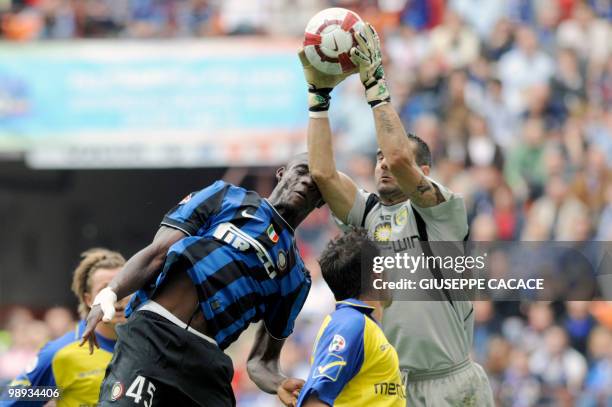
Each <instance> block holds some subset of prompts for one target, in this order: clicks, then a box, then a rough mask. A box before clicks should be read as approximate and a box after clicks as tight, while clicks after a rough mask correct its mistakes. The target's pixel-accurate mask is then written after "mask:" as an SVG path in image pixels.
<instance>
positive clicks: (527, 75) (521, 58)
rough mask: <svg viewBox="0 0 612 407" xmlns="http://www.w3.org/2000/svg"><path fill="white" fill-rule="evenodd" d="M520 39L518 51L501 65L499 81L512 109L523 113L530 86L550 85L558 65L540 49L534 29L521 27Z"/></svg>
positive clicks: (509, 54) (501, 61)
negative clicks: (526, 92)
mask: <svg viewBox="0 0 612 407" xmlns="http://www.w3.org/2000/svg"><path fill="white" fill-rule="evenodd" d="M516 35H517V43H516V44H517V46H516V48H515V49H513V50H511V51H509V52H508V53H507V54H505V55H504V56H503V57H502V58H501V59H500V61H499V78H500V79H501V81H502V83H503V85H504V91H505V95H504V97H505V98H506V103H507V104H508V107H509V108H510V109H511V110H512V111H513V112H514V113H520V112H521V111H522V110H524V108H525V106H526V104H527V99H526V98H525V94H524V93H525V91H526V90H527V89H528V88H529V87H530V86H533V85H539V84H546V83H548V80H549V79H550V78H551V77H552V75H553V73H554V64H553V61H552V60H551V58H550V57H549V56H548V55H546V54H545V53H544V52H542V51H541V50H540V49H539V48H538V40H537V37H536V35H535V33H534V32H533V30H532V29H531V28H529V27H527V26H522V27H519V28H518V30H517V34H516Z"/></svg>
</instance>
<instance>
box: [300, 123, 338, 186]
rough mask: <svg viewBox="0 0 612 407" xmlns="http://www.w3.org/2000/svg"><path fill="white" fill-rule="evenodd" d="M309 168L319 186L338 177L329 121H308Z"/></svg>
mask: <svg viewBox="0 0 612 407" xmlns="http://www.w3.org/2000/svg"><path fill="white" fill-rule="evenodd" d="M307 134H308V153H309V154H308V166H309V169H310V174H311V176H312V178H313V179H314V181H315V182H316V183H317V185H318V184H319V183H321V182H325V181H326V180H329V179H330V178H331V177H333V176H335V175H337V169H336V162H335V160H334V151H333V146H332V134H331V129H330V126H329V119H328V118H326V117H323V118H310V119H309V120H308V131H307Z"/></svg>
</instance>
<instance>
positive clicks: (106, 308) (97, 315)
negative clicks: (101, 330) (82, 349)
mask: <svg viewBox="0 0 612 407" xmlns="http://www.w3.org/2000/svg"><path fill="white" fill-rule="evenodd" d="M116 302H117V294H115V292H114V291H113V290H112V289H111V288H110V287H106V288H104V289H102V290H101V291H100V292H99V293H98V295H96V298H94V300H93V303H92V306H91V310H90V311H89V314H88V315H87V325H86V326H85V331H83V338H82V340H81V344H80V346H83V344H84V343H85V341H88V342H89V353H90V354H91V353H93V350H94V345H95V346H96V347H97V348H99V347H100V345H98V341H97V340H96V333H95V329H96V326H97V325H98V324H99V323H100V321H104V322H110V321H111V320H112V319H113V317H114V316H115V303H116Z"/></svg>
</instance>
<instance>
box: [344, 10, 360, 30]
mask: <svg viewBox="0 0 612 407" xmlns="http://www.w3.org/2000/svg"><path fill="white" fill-rule="evenodd" d="M357 21H358V20H357V17H356V16H355V14H353V13H350V12H349V13H346V15H345V16H344V21H342V25H341V26H340V28H342V29H343V30H344V31H348V30H349V29H350V28H351V27H352V26H353V24H355V23H356V22H357Z"/></svg>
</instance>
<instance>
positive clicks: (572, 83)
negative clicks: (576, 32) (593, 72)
mask: <svg viewBox="0 0 612 407" xmlns="http://www.w3.org/2000/svg"><path fill="white" fill-rule="evenodd" d="M555 65H556V72H555V75H554V76H553V78H552V81H551V89H552V95H551V98H550V99H551V101H552V102H553V103H555V104H556V108H557V109H558V110H561V111H562V112H563V114H564V115H567V114H568V113H570V112H575V111H576V110H577V109H579V108H580V107H581V106H582V104H583V103H584V101H585V100H586V86H585V81H584V80H583V79H582V78H583V75H582V73H581V72H580V69H579V65H578V59H577V58H576V54H575V53H574V51H572V50H571V49H569V48H565V49H561V50H560V51H559V52H558V53H557V63H556V64H555Z"/></svg>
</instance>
